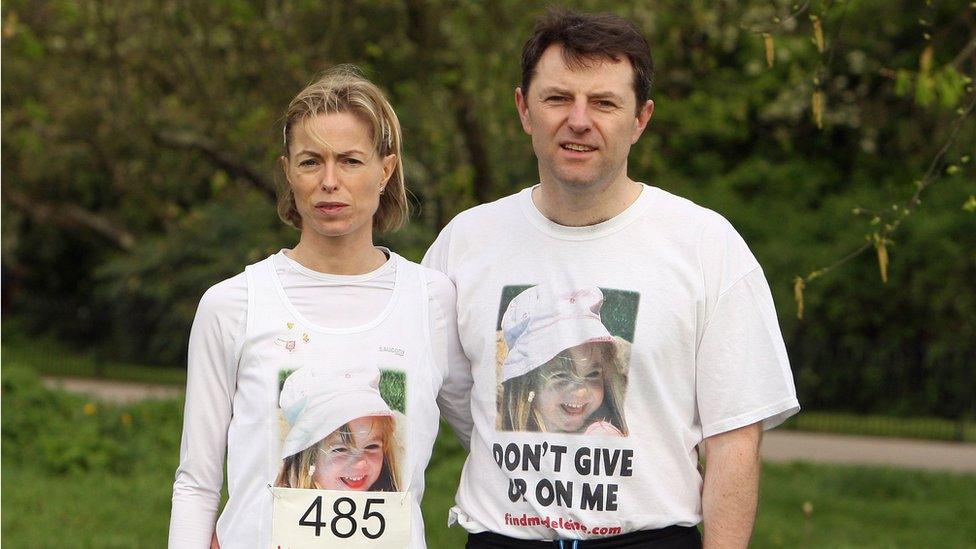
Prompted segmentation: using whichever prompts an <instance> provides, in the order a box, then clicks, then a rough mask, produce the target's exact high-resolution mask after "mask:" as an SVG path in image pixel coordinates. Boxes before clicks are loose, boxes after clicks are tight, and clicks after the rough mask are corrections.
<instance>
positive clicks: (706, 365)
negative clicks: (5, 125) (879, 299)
mask: <svg viewBox="0 0 976 549" xmlns="http://www.w3.org/2000/svg"><path fill="white" fill-rule="evenodd" d="M700 250H701V254H702V255H701V256H700V259H701V262H702V273H703V277H704V278H703V282H704V289H705V307H704V310H705V315H704V322H703V326H702V329H701V332H700V338H699V343H698V351H697V355H696V392H697V394H696V397H697V402H698V415H699V419H700V421H701V427H702V436H703V437H709V436H712V435H716V434H719V433H723V432H726V431H731V430H733V429H738V428H739V427H744V426H746V425H750V424H753V423H756V422H760V421H761V422H762V424H763V428H764V429H771V428H773V427H775V426H777V425H779V424H780V423H782V422H783V421H784V420H786V418H788V417H789V416H791V415H793V414H795V413H796V412H798V411H799V409H800V405H799V402H798V401H797V398H796V389H795V388H794V385H793V374H792V372H791V371H790V364H789V359H788V357H787V355H786V346H785V344H784V343H783V336H782V334H781V333H780V328H779V322H778V320H777V318H776V309H775V307H774V306H773V298H772V294H771V293H770V290H769V285H768V284H767V282H766V278H765V276H764V275H763V272H762V269H761V268H760V267H759V264H758V263H757V262H756V260H755V258H754V257H753V255H752V253H751V252H750V251H749V249H748V247H747V246H746V244H745V242H744V241H743V240H742V238H741V237H740V236H739V235H738V233H736V232H735V230H734V229H733V228H732V226H731V225H729V224H728V222H727V221H725V220H724V219H721V218H720V219H719V221H717V222H715V223H712V226H711V227H709V228H706V229H705V230H704V231H703V234H702V241H701V246H700Z"/></svg>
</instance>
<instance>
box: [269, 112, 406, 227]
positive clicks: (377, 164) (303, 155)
mask: <svg viewBox="0 0 976 549" xmlns="http://www.w3.org/2000/svg"><path fill="white" fill-rule="evenodd" d="M290 137H291V139H290V140H289V156H288V157H287V158H284V157H283V158H282V161H283V163H284V164H285V172H286V175H287V179H288V184H289V185H290V186H291V188H292V192H293V194H294V196H295V206H296V208H297V209H298V213H299V215H301V218H302V237H303V238H305V237H306V236H312V237H316V238H337V237H347V236H349V235H354V236H360V237H364V238H367V237H368V238H369V239H370V240H372V234H373V214H375V213H376V209H377V207H378V206H379V199H380V191H381V190H382V189H383V188H384V187H385V185H386V182H387V181H388V179H389V177H390V175H391V174H392V173H393V168H394V166H395V164H396V155H392V154H391V155H388V156H386V157H381V156H380V155H379V154H378V153H377V152H376V148H375V147H374V146H373V141H372V139H371V138H370V135H369V128H368V127H367V126H366V124H364V123H363V122H362V121H361V120H360V119H359V118H357V117H356V116H355V115H353V114H350V113H346V112H342V113H334V114H320V115H318V116H316V117H314V118H311V119H309V120H308V123H307V124H294V125H293V127H292V129H291V136H290ZM316 137H317V138H318V139H316ZM323 141H325V143H323ZM326 145H328V146H326Z"/></svg>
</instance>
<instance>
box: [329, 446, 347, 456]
mask: <svg viewBox="0 0 976 549" xmlns="http://www.w3.org/2000/svg"><path fill="white" fill-rule="evenodd" d="M348 452H349V448H346V447H345V446H335V447H333V448H332V450H331V453H333V454H339V455H341V454H345V453H348Z"/></svg>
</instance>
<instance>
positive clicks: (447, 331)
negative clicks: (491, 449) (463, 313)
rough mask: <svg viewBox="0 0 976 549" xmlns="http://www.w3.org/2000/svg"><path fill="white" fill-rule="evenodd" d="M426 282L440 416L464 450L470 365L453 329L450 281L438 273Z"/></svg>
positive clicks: (453, 300)
mask: <svg viewBox="0 0 976 549" xmlns="http://www.w3.org/2000/svg"><path fill="white" fill-rule="evenodd" d="M432 275H434V276H430V282H429V283H428V287H429V290H430V291H429V295H430V300H431V307H430V310H431V315H430V322H431V347H432V349H433V353H434V362H435V364H437V366H438V368H439V369H440V370H441V372H443V374H444V382H443V384H442V385H441V389H440V392H439V393H438V395H437V405H438V407H440V411H441V417H443V418H444V420H445V421H446V422H447V423H448V425H450V426H451V428H452V429H453V430H454V434H455V435H456V436H457V437H458V440H460V441H461V444H462V445H463V446H464V448H465V449H467V448H469V446H470V444H471V431H472V430H473V429H474V420H473V419H472V417H471V386H472V385H473V384H474V380H473V378H472V376H471V364H470V362H468V357H467V356H465V354H464V350H463V349H462V348H461V340H460V337H459V336H458V328H457V295H456V292H455V290H454V284H453V283H452V282H451V281H450V280H449V279H448V278H447V277H446V276H445V275H443V274H441V273H432Z"/></svg>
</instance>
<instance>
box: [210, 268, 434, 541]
mask: <svg viewBox="0 0 976 549" xmlns="http://www.w3.org/2000/svg"><path fill="white" fill-rule="evenodd" d="M389 260H390V261H395V262H396V264H395V267H396V282H395V283H394V288H393V294H392V297H391V298H390V300H389V303H388V304H387V306H386V308H385V309H384V310H383V311H382V312H381V313H380V314H379V315H378V316H377V317H376V318H374V319H373V320H372V321H370V322H369V323H367V324H364V325H360V326H356V327H352V328H343V329H335V328H325V327H321V326H316V325H314V324H312V323H310V322H308V321H307V320H306V319H304V318H303V317H302V316H301V315H300V314H299V313H298V311H297V310H296V309H295V308H294V307H293V306H292V304H291V303H290V302H289V301H288V299H287V297H286V295H285V291H284V289H283V288H282V286H281V283H280V281H279V279H278V276H277V273H276V272H275V267H274V263H273V261H272V258H268V259H265V260H263V261H260V262H258V263H256V264H254V265H250V266H248V267H247V268H246V270H245V272H246V276H247V290H248V305H247V328H246V334H245V339H244V344H243V347H242V350H241V358H240V362H239V364H238V370H237V385H236V390H235V392H234V400H233V411H232V418H231V422H230V426H229V428H228V432H227V481H228V483H227V486H228V493H229V499H228V501H227V504H226V506H225V508H224V510H223V512H222V513H221V516H220V519H219V520H218V521H217V536H218V539H219V540H220V545H221V547H223V548H236V547H268V546H269V545H270V543H271V518H272V516H271V510H272V498H271V490H270V486H275V485H276V482H278V478H279V475H280V474H281V472H282V467H283V459H282V458H283V456H282V448H283V444H284V441H285V439H286V436H287V435H288V432H289V430H290V428H291V424H292V423H293V422H294V421H295V418H294V417H286V416H288V415H289V414H287V413H286V410H283V409H282V408H281V389H282V387H283V385H284V381H285V380H286V379H288V377H289V376H290V375H292V374H293V373H294V372H296V371H299V370H300V369H302V368H306V373H307V372H308V371H309V369H311V368H314V369H316V371H323V370H325V371H326V372H327V373H328V374H329V376H325V377H320V378H314V376H313V377H312V378H309V379H327V380H329V381H328V384H329V385H330V386H328V387H310V388H309V389H310V390H311V391H312V392H313V393H314V392H316V391H320V392H324V393H322V394H325V395H326V397H329V398H326V399H325V401H326V402H331V403H341V402H342V401H343V398H345V399H346V400H345V402H351V401H353V400H354V399H353V398H352V397H351V395H353V394H354V391H357V390H362V387H359V386H358V385H356V384H357V383H360V384H361V383H362V381H361V380H362V378H363V377H364V376H365V375H366V374H365V373H370V375H372V374H371V373H374V372H377V371H378V372H379V374H380V383H379V390H380V394H381V395H382V398H383V400H384V401H385V402H386V403H387V405H389V408H390V411H391V415H392V417H393V418H394V422H395V425H396V433H395V440H396V441H397V442H398V444H397V446H398V448H393V449H390V450H389V451H397V455H395V456H392V457H391V458H390V459H386V460H385V461H384V463H386V464H395V468H396V474H395V476H396V478H397V479H398V486H397V487H395V488H391V487H390V485H389V484H388V483H387V484H386V485H384V486H385V487H379V488H373V489H380V490H391V491H401V492H402V491H406V492H409V495H410V499H411V501H412V509H411V512H412V533H411V547H424V546H425V545H424V526H423V517H422V515H421V511H420V501H421V497H422V496H423V490H424V470H425V469H426V467H427V462H428V460H429V459H430V453H431V448H432V446H433V444H434V439H435V437H436V435H437V428H438V424H439V420H438V418H439V412H438V408H437V404H436V402H435V400H436V397H437V393H438V391H439V390H440V387H441V384H442V383H443V381H444V376H445V372H441V371H438V369H437V368H436V366H435V365H434V362H433V360H432V352H431V347H430V334H429V326H430V323H429V321H428V314H429V311H428V307H429V300H428V295H427V284H426V278H425V276H424V272H423V268H422V267H420V266H419V265H417V264H415V263H411V262H409V261H407V260H405V259H403V258H402V257H400V256H399V255H397V254H394V253H391V254H390V259H389ZM333 370H334V371H333ZM332 373H335V374H336V375H334V376H332V375H331V374H332ZM305 377H306V378H307V377H308V376H305ZM367 377H368V376H367ZM346 380H348V383H349V385H350V387H349V392H348V393H347V394H343V386H344V385H345V381H346ZM336 394H338V395H339V396H338V397H337V398H333V397H335V395H336ZM286 398H288V397H286ZM285 406H286V408H287V407H288V405H287V404H286V405H285ZM349 408H351V407H350V406H342V405H339V410H340V411H338V412H337V410H336V405H333V408H332V409H330V408H329V407H328V406H327V405H326V406H325V407H314V406H311V405H310V406H307V407H306V408H305V409H306V411H307V410H313V411H315V412H318V411H322V410H325V411H327V413H328V414H329V415H331V416H333V418H339V417H340V415H336V414H341V413H342V412H341V410H342V409H345V410H348V409H349ZM314 419H315V418H312V420H314ZM326 419H327V418H326ZM348 419H349V418H342V419H340V421H342V422H344V421H347V420H348ZM307 420H309V418H307V417H306V418H304V419H303V422H307ZM303 424H304V423H303ZM325 424H327V423H325ZM320 425H322V423H320ZM317 435H318V434H317V433H316V436H317ZM292 438H293V437H292ZM377 484H379V483H377Z"/></svg>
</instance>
